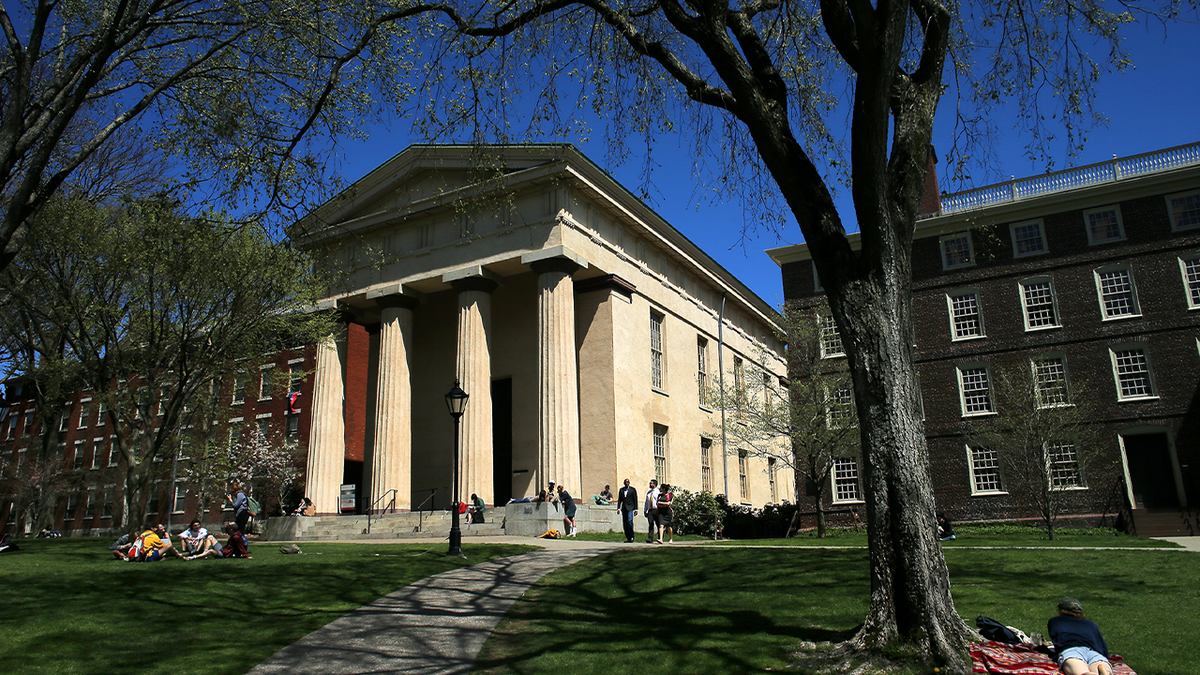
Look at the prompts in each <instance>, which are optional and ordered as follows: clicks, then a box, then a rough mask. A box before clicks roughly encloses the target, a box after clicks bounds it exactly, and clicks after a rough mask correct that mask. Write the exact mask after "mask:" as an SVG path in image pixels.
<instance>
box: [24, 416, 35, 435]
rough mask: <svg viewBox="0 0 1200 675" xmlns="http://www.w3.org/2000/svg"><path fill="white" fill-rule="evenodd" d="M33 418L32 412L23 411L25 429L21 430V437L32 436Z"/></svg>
mask: <svg viewBox="0 0 1200 675" xmlns="http://www.w3.org/2000/svg"><path fill="white" fill-rule="evenodd" d="M33 418H34V411H33V410H26V411H25V428H24V429H22V431H21V433H22V435H24V436H32V435H33Z"/></svg>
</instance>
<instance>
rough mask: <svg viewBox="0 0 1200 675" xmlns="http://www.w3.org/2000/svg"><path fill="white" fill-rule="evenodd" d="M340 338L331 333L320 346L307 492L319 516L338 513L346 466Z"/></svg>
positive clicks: (307, 473)
mask: <svg viewBox="0 0 1200 675" xmlns="http://www.w3.org/2000/svg"><path fill="white" fill-rule="evenodd" d="M342 372H343V371H342V354H341V353H340V350H339V340H338V339H337V337H336V336H335V335H332V334H331V335H329V336H327V337H326V338H325V339H324V340H322V341H321V342H320V344H318V345H317V365H316V374H315V375H314V381H313V400H312V412H311V413H310V414H311V417H310V419H311V427H310V429H309V436H308V462H307V472H306V483H305V488H304V492H305V495H306V496H307V497H308V498H309V499H311V500H312V501H313V505H314V506H315V507H316V510H317V514H318V515H329V514H336V513H338V499H339V498H340V496H341V495H340V494H339V489H340V486H341V484H342V475H343V471H344V469H345V455H346V439H345V423H344V420H343V414H344V410H343V403H344V400H345V399H344V383H343V380H342V377H343V376H342Z"/></svg>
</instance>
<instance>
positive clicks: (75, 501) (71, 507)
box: [63, 492, 79, 521]
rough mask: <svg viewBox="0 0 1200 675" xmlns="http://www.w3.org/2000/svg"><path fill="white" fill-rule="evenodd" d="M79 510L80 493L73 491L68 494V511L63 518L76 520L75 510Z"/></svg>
mask: <svg viewBox="0 0 1200 675" xmlns="http://www.w3.org/2000/svg"><path fill="white" fill-rule="evenodd" d="M78 510H79V493H77V492H72V493H71V494H69V495H67V513H66V515H65V516H63V520H67V521H73V520H75V512H76V511H78Z"/></svg>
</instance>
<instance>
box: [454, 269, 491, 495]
mask: <svg viewBox="0 0 1200 675" xmlns="http://www.w3.org/2000/svg"><path fill="white" fill-rule="evenodd" d="M447 276H449V275H447ZM497 285H498V284H497V283H496V282H495V281H493V280H491V279H489V278H487V277H486V276H482V275H480V276H466V277H461V278H458V279H453V280H452V281H451V286H452V287H453V288H454V290H456V291H458V359H457V363H456V370H457V376H458V379H459V381H460V385H461V386H462V388H463V391H465V392H467V394H468V395H469V396H470V397H471V398H470V399H469V401H468V403H467V410H466V414H464V415H463V418H462V427H461V434H462V436H461V438H460V445H459V472H458V476H459V483H458V497H459V499H460V500H463V501H466V500H468V499H469V498H470V497H471V493H472V492H474V493H476V494H478V495H479V496H480V497H482V498H483V500H484V501H485V502H487V503H488V504H494V503H495V499H494V497H493V494H492V492H493V490H492V351H491V330H492V295H491V294H492V291H494V290H495V289H496V286H497Z"/></svg>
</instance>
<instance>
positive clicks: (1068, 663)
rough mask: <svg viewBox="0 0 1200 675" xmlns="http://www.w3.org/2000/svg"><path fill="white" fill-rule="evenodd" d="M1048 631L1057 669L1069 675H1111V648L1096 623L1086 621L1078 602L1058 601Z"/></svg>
mask: <svg viewBox="0 0 1200 675" xmlns="http://www.w3.org/2000/svg"><path fill="white" fill-rule="evenodd" d="M1046 628H1047V632H1048V633H1049V634H1050V639H1051V640H1053V641H1054V651H1055V652H1056V653H1057V654H1058V667H1059V668H1061V669H1062V671H1063V672H1064V673H1066V675H1088V674H1089V673H1095V674H1096V675H1112V672H1113V669H1112V664H1111V663H1109V661H1108V644H1106V643H1105V642H1104V636H1103V635H1101V634H1100V627H1099V626H1097V625H1096V622H1094V621H1091V620H1089V619H1085V618H1084V617H1083V605H1081V604H1079V601H1078V600H1076V599H1075V598H1071V597H1064V598H1061V599H1059V601H1058V616H1056V617H1053V618H1052V619H1050V621H1049V623H1048V624H1047V626H1046Z"/></svg>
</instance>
